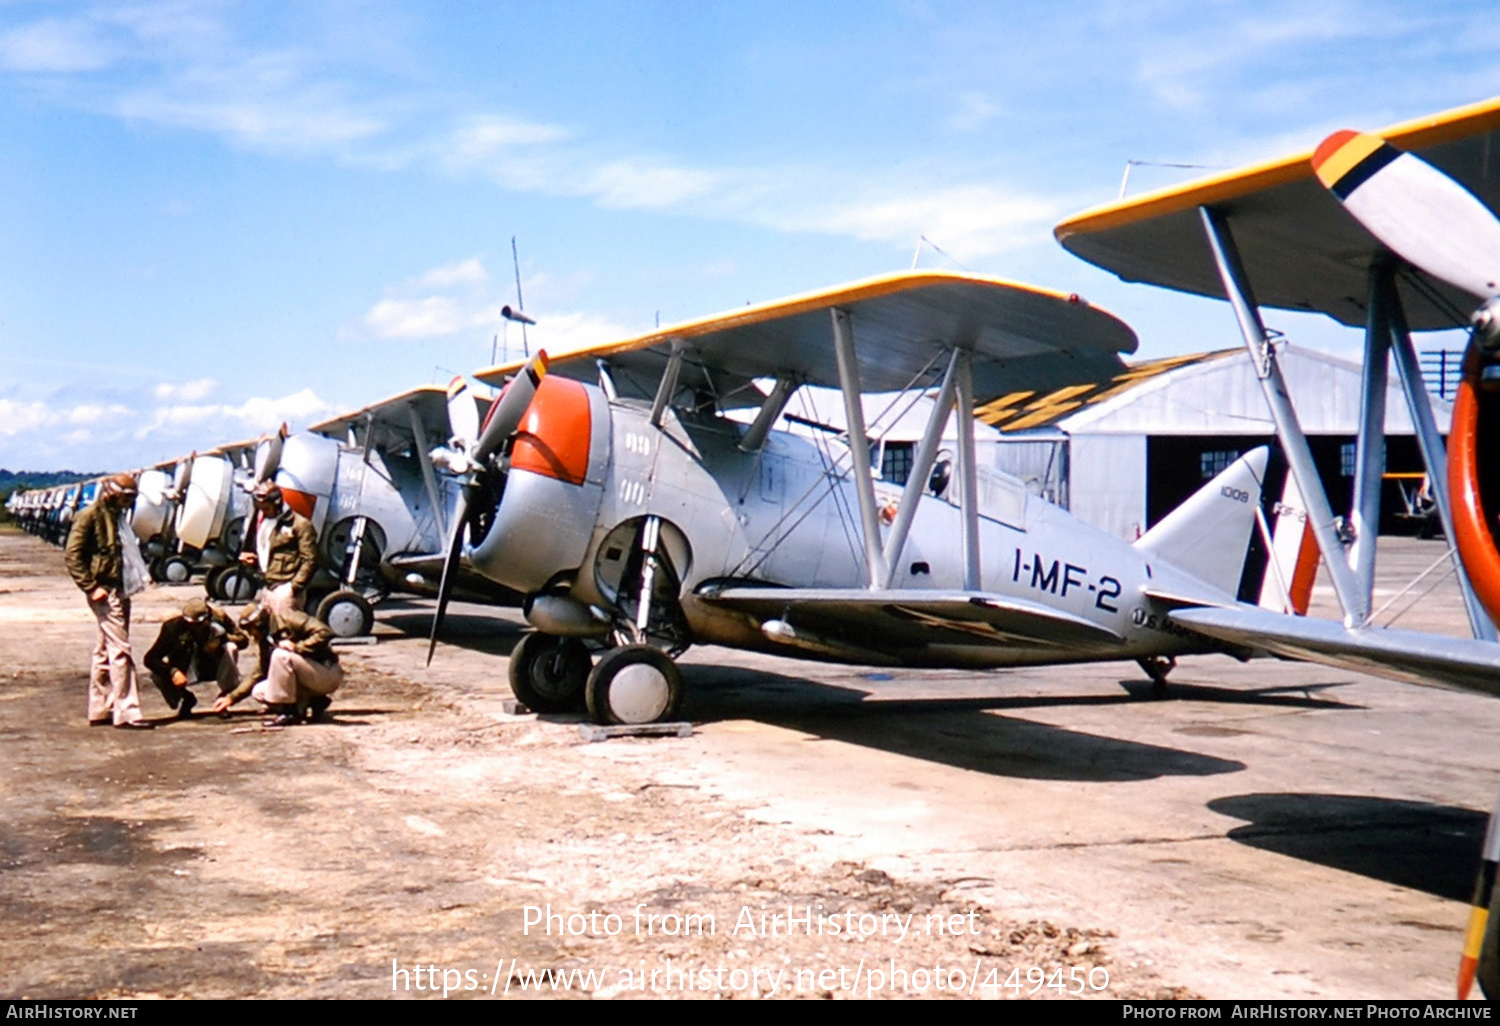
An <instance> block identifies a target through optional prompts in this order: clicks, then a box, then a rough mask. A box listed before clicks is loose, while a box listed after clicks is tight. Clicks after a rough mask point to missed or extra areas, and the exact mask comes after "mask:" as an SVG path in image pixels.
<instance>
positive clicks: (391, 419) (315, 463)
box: [231, 381, 519, 637]
mask: <svg viewBox="0 0 1500 1026" xmlns="http://www.w3.org/2000/svg"><path fill="white" fill-rule="evenodd" d="M487 409H488V400H486V399H483V398H481V397H478V396H474V395H472V394H471V393H470V391H469V389H468V387H467V385H466V384H465V383H463V382H462V381H459V382H457V383H455V384H454V385H452V386H450V387H449V388H446V389H445V388H442V387H439V386H434V385H423V386H419V387H417V388H413V389H408V390H407V391H405V392H402V393H400V394H398V395H394V396H390V397H389V398H386V399H382V400H380V401H379V402H376V403H371V404H370V405H368V406H365V407H362V408H360V409H358V410H354V411H351V412H349V413H344V414H340V415H338V416H336V417H332V418H329V419H328V420H324V421H321V422H319V423H317V424H313V425H311V426H310V427H309V428H307V429H306V430H305V431H300V432H297V433H296V434H290V435H288V434H286V433H284V432H283V433H278V434H275V435H271V436H268V437H266V438H263V439H261V440H260V441H259V443H258V444H257V445H256V446H255V451H254V456H253V460H252V462H251V465H250V466H249V467H248V468H247V472H246V474H245V480H244V481H243V482H242V487H241V489H240V490H241V491H242V492H244V491H245V489H247V488H250V487H253V486H254V485H255V483H257V482H259V481H263V480H274V481H275V482H276V484H277V485H278V486H279V487H280V488H281V492H282V496H283V498H284V500H285V501H286V503H287V505H288V506H290V507H291V508H292V509H294V510H296V511H297V512H298V513H300V514H302V515H303V516H305V517H307V518H308V519H309V520H310V521H312V524H313V527H314V529H315V530H316V531H317V533H318V560H319V569H318V573H317V574H316V575H315V576H314V578H313V581H312V585H311V587H310V589H309V596H308V608H309V609H311V610H315V611H316V613H317V615H318V617H319V618H320V619H322V620H323V621H325V622H326V623H328V625H329V626H330V627H332V628H333V630H334V633H335V634H337V635H339V636H340V637H354V636H357V635H360V634H367V633H369V631H370V630H371V628H372V627H373V625H374V606H375V605H376V604H378V603H379V602H380V601H381V600H383V599H384V598H386V597H387V596H388V595H389V594H391V593H392V592H405V593H409V594H419V595H433V594H436V592H437V588H438V579H439V576H440V574H441V571H442V567H443V553H444V546H445V543H446V540H447V537H448V534H449V531H448V518H449V516H450V515H451V510H452V508H453V506H454V504H455V502H456V501H457V495H458V489H459V486H458V485H457V484H456V483H455V482H454V481H453V479H452V478H451V477H450V476H448V475H443V474H440V473H439V472H438V471H437V469H436V468H435V465H434V463H433V461H432V457H431V453H432V452H433V451H438V452H439V453H441V452H442V450H443V447H444V446H445V445H446V444H447V442H448V440H449V438H450V437H451V435H452V434H453V431H454V429H453V428H452V427H451V426H450V419H452V420H453V421H454V422H456V423H457V424H458V425H459V429H458V430H460V431H464V430H468V431H471V432H472V430H474V428H476V427H477V425H478V423H479V417H480V415H481V414H482V412H484V411H485V410H487ZM465 425H469V427H467V428H465V427H464V426H465ZM231 572H233V573H248V571H245V570H240V569H236V570H234V571H231ZM458 588H459V593H460V594H461V595H462V596H463V597H464V598H466V599H468V600H471V601H476V602H487V603H504V604H510V605H515V604H517V602H518V601H519V596H517V595H516V594H515V593H513V592H511V591H509V590H508V589H506V588H504V587H503V586H501V585H498V584H495V583H493V582H491V581H489V580H488V579H486V578H483V577H480V576H478V575H472V574H461V575H460V577H459V581H458Z"/></svg>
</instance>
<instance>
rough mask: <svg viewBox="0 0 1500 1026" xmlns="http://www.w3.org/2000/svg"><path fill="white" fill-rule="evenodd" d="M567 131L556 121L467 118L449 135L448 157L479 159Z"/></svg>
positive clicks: (559, 136)
mask: <svg viewBox="0 0 1500 1026" xmlns="http://www.w3.org/2000/svg"><path fill="white" fill-rule="evenodd" d="M567 137H568V132H567V130H566V129H564V128H561V127H559V126H557V125H543V124H538V123H536V122H531V121H523V120H521V119H519V118H512V117H506V116H504V115H500V114H480V115H476V116H474V117H471V118H468V119H467V120H465V121H464V123H463V124H461V125H460V126H459V127H458V128H457V129H455V130H454V132H453V134H452V137H451V145H452V151H451V153H450V159H452V160H453V161H454V162H456V163H462V164H474V163H480V162H482V161H484V160H486V159H488V158H490V157H493V156H494V155H495V154H497V153H500V152H502V151H505V150H510V149H513V148H515V147H520V146H535V145H537V144H539V143H549V142H558V141H560V140H563V139H566V138H567Z"/></svg>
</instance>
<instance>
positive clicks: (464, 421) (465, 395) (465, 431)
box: [448, 375, 479, 446]
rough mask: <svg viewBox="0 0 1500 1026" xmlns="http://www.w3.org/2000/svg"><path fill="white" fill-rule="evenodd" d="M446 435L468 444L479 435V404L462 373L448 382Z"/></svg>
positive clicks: (472, 442)
mask: <svg viewBox="0 0 1500 1026" xmlns="http://www.w3.org/2000/svg"><path fill="white" fill-rule="evenodd" d="M448 437H450V438H459V439H462V440H463V442H464V444H465V445H468V446H472V445H473V444H474V439H476V438H478V437H479V404H478V403H477V402H476V401H475V398H474V393H473V392H471V391H469V382H468V381H467V380H465V379H464V377H463V375H459V376H458V377H456V378H454V379H453V380H452V381H450V382H448Z"/></svg>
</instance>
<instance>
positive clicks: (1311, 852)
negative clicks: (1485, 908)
mask: <svg viewBox="0 0 1500 1026" xmlns="http://www.w3.org/2000/svg"><path fill="white" fill-rule="evenodd" d="M1208 808H1209V809H1210V810H1212V811H1214V812H1218V813H1221V814H1223V815H1225V816H1233V817H1235V818H1236V819H1243V820H1246V821H1247V822H1246V824H1245V825H1244V826H1240V827H1235V828H1233V829H1232V830H1230V831H1229V833H1228V836H1229V838H1230V839H1231V840H1235V841H1238V842H1239V843H1241V844H1244V845H1248V846H1249V847H1251V848H1258V849H1260V850H1262V851H1270V852H1275V853H1276V854H1278V855H1287V856H1290V857H1291V858H1294V859H1300V860H1302V861H1304V862H1312V863H1316V864H1318V865H1321V866H1328V867H1330V868H1332V869H1341V870H1343V871H1344V872H1346V873H1355V874H1358V875H1359V876H1363V877H1368V878H1369V879H1371V880H1382V881H1385V882H1386V883H1392V884H1396V885H1398V886H1400V887H1409V888H1411V889H1412V890H1417V891H1423V892H1425V893H1427V894H1431V895H1434V896H1435V897H1439V898H1448V899H1450V900H1452V901H1464V902H1467V901H1468V900H1469V897H1470V895H1471V894H1472V892H1473V889H1474V875H1475V873H1476V872H1478V870H1479V861H1480V846H1481V845H1482V843H1483V841H1484V829H1485V823H1486V820H1487V817H1486V816H1485V814H1484V813H1482V812H1475V811H1473V810H1472V809H1464V808H1459V807H1456V806H1452V805H1432V804H1429V803H1427V802H1413V801H1403V800H1400V799H1396V798H1369V797H1363V796H1359V795H1347V794H1243V795H1231V796H1228V797H1225V798H1216V799H1214V800H1213V801H1211V802H1209V803H1208Z"/></svg>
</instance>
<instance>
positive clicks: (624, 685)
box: [584, 516, 682, 725]
mask: <svg viewBox="0 0 1500 1026" xmlns="http://www.w3.org/2000/svg"><path fill="white" fill-rule="evenodd" d="M660 544H661V518H660V517H655V516H648V517H647V518H646V521H645V523H644V524H643V525H642V527H641V535H640V547H641V576H640V586H639V590H638V591H637V596H638V597H637V599H636V608H635V619H634V620H633V621H628V622H625V623H620V624H617V629H616V631H615V635H616V637H617V638H618V639H619V640H621V641H624V642H628V643H627V644H623V645H621V646H620V647H619V648H616V649H613V650H611V651H609V652H606V653H605V654H604V655H603V656H602V657H601V658H600V660H599V662H598V664H597V665H596V666H595V667H594V669H593V671H592V672H591V673H589V675H588V683H587V685H586V686H585V688H584V699H585V701H586V703H587V705H588V710H589V717H590V718H591V719H592V720H593V721H594V722H595V723H601V724H605V725H608V724H616V723H620V724H630V725H637V724H642V723H655V722H657V721H659V720H665V719H670V718H671V717H672V715H673V714H675V713H676V711H677V706H678V703H679V702H681V701H682V674H681V673H679V672H678V670H677V664H676V663H675V662H673V661H672V657H671V656H670V655H668V654H667V653H666V652H663V651H662V650H661V649H659V648H657V647H656V646H655V645H652V644H651V643H650V636H649V634H648V628H650V627H651V613H652V597H653V595H654V594H655V590H656V584H657V578H658V576H659V575H661V574H662V573H666V574H667V577H668V578H670V577H671V572H670V571H669V570H666V571H664V570H663V568H662V566H661V557H660V556H659V555H658V552H657V549H658V547H659V546H660ZM657 626H658V627H660V625H659V624H658V625H657Z"/></svg>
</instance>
